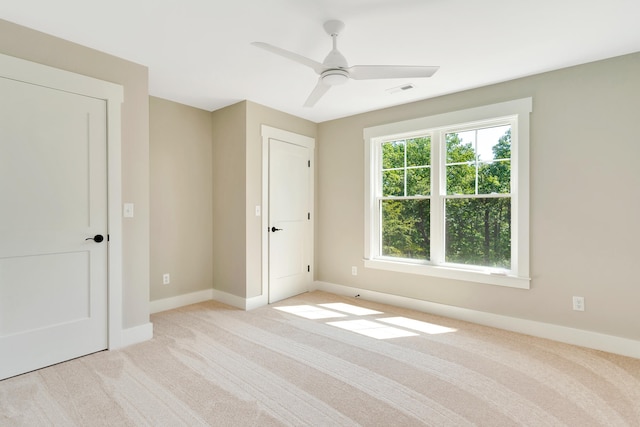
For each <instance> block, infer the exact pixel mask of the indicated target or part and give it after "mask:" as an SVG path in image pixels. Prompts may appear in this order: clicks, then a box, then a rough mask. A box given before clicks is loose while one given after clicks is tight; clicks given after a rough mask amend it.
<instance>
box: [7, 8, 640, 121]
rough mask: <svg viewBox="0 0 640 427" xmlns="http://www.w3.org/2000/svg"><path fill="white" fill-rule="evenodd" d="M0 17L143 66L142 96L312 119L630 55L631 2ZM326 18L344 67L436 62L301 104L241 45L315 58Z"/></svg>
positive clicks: (266, 62) (636, 40) (304, 77)
mask: <svg viewBox="0 0 640 427" xmlns="http://www.w3.org/2000/svg"><path fill="white" fill-rule="evenodd" d="M0 18H2V19H5V20H7V21H11V22H15V23H18V24H21V25H24V26H27V27H30V28H34V29H37V30H40V31H42V32H45V33H48V34H52V35H55V36H58V37H61V38H63V39H67V40H70V41H73V42H76V43H79V44H82V45H85V46H88V47H92V48H95V49H98V50H100V51H103V52H107V53H110V54H113V55H116V56H119V57H122V58H125V59H128V60H130V61H133V62H137V63H139V64H143V65H146V66H148V67H149V92H150V94H151V95H153V96H157V97H160V98H165V99H170V100H173V101H177V102H181V103H183V104H187V105H192V106H194V107H199V108H202V109H205V110H209V111H212V110H216V109H219V108H222V107H225V106H227V105H231V104H234V103H236V102H238V101H241V100H244V99H247V100H250V101H253V102H256V103H259V104H263V105H266V106H269V107H272V108H275V109H277V110H281V111H284V112H287V113H290V114H293V115H296V116H299V117H303V118H306V119H309V120H312V121H314V122H322V121H326V120H331V119H335V118H339V117H345V116H349V115H353V114H357V113H361V112H365V111H371V110H376V109H380V108H384V107H388V106H392V105H397V104H404V103H407V102H411V101H416V100H420V99H426V98H431V97H434V96H438V95H443V94H447V93H452V92H457V91H460V90H464V89H469V88H474V87H479V86H484V85H487V84H491V83H497V82H501V81H505V80H510V79H513V78H518V77H522V76H527V75H531V74H536V73H540V72H544V71H549V70H554V69H558V68H563V67H567V66H571V65H576V64H581V63H585V62H591V61H595V60H599V59H604V58H609V57H613V56H618V55H623V54H626V53H632V52H637V51H640V24H639V23H638V18H640V1H639V0H606V1H605V0H537V1H525V0H484V1H478V0H108V1H105V0H101V1H97V0H55V1H52V0H0ZM329 19H339V20H342V21H344V22H345V24H346V28H345V29H344V31H343V32H342V33H341V34H340V38H339V40H338V43H339V49H340V51H341V52H342V53H343V54H344V56H346V58H347V60H348V61H349V65H369V64H383V65H439V66H440V67H441V68H440V70H439V71H438V72H437V73H436V74H435V75H434V76H433V77H431V78H428V79H411V80H404V79H400V80H395V79H394V80H376V81H371V80H369V81H362V80H361V81H349V82H348V83H347V84H346V85H343V86H337V87H333V88H332V89H331V90H330V91H329V92H328V93H327V94H326V95H325V96H324V97H323V98H322V99H321V100H320V101H319V102H318V103H317V104H316V106H315V107H313V108H304V107H303V106H302V104H303V103H304V101H305V100H306V98H307V96H308V95H309V93H310V92H311V90H312V89H313V87H314V86H315V84H316V82H317V79H318V76H317V75H316V74H315V73H314V72H313V70H311V69H310V68H306V67H304V66H302V65H300V64H298V63H295V62H291V61H289V60H287V59H284V58H281V57H278V56H276V55H273V54H271V53H269V52H266V51H264V50H261V49H258V48H256V47H254V46H252V45H250V42H252V41H264V42H267V43H270V44H273V45H276V46H279V47H281V48H284V49H287V50H290V51H294V52H296V53H299V54H301V55H304V56H307V57H309V58H312V59H314V60H316V61H319V62H322V60H323V59H324V57H325V56H326V54H327V53H328V52H329V50H330V49H331V39H330V38H329V36H328V35H327V34H326V33H325V32H324V30H323V28H322V24H323V23H324V22H325V21H326V20H329ZM406 83H412V84H413V85H414V86H415V88H414V89H412V90H408V91H405V92H401V93H395V94H389V93H388V92H387V89H389V88H393V87H397V86H400V85H404V84H406Z"/></svg>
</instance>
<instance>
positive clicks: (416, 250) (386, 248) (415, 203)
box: [381, 199, 430, 260]
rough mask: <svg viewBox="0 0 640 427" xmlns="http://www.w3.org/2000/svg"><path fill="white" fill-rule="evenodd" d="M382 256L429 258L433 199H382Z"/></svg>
mask: <svg viewBox="0 0 640 427" xmlns="http://www.w3.org/2000/svg"><path fill="white" fill-rule="evenodd" d="M381 203H382V206H381V209H382V218H381V226H382V227H381V228H382V242H381V254H382V255H383V256H390V257H398V258H412V259H420V260H428V259H429V256H430V252H429V239H430V237H429V232H430V220H429V218H430V217H429V214H430V211H429V210H430V200H429V199H419V200H415V199H414V200H382V201H381Z"/></svg>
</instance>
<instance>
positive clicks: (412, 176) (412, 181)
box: [407, 167, 431, 196]
mask: <svg viewBox="0 0 640 427" xmlns="http://www.w3.org/2000/svg"><path fill="white" fill-rule="evenodd" d="M430 194H431V168H429V167H427V168H414V169H407V196H428V195H430Z"/></svg>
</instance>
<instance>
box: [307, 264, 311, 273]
mask: <svg viewBox="0 0 640 427" xmlns="http://www.w3.org/2000/svg"><path fill="white" fill-rule="evenodd" d="M307 273H311V266H310V265H307Z"/></svg>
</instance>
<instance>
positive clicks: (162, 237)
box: [149, 97, 213, 301]
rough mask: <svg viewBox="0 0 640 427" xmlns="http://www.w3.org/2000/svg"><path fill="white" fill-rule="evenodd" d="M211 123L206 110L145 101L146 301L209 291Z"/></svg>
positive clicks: (211, 220)
mask: <svg viewBox="0 0 640 427" xmlns="http://www.w3.org/2000/svg"><path fill="white" fill-rule="evenodd" d="M211 121H212V117H211V113H210V112H208V111H205V110H200V109H197V108H193V107H188V106H186V105H182V104H178V103H175V102H171V101H166V100H163V99H159V98H154V97H151V98H150V99H149V136H150V148H149V156H150V164H151V165H150V180H151V182H150V191H151V193H150V194H151V195H150V204H151V218H150V223H151V236H150V248H151V265H150V268H151V273H150V279H151V285H150V287H151V294H150V295H151V301H154V300H158V299H162V298H169V297H174V296H177V295H182V294H188V293H191V292H197V291H202V290H207V289H211V288H212V287H213V267H212V259H213V246H212V244H211V241H212V238H213V230H212V226H213V206H212V192H213V176H212V169H213V168H212V166H213V165H212V144H211ZM164 273H169V274H170V275H171V283H170V284H169V285H163V284H162V275H163V274H164Z"/></svg>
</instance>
